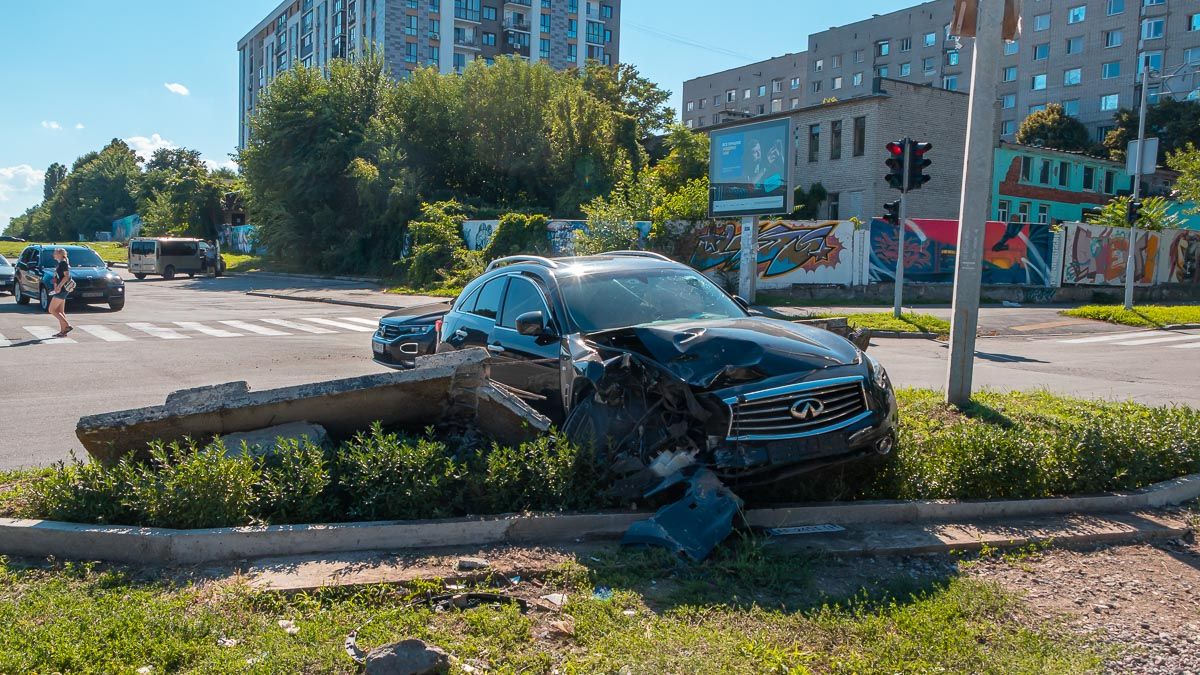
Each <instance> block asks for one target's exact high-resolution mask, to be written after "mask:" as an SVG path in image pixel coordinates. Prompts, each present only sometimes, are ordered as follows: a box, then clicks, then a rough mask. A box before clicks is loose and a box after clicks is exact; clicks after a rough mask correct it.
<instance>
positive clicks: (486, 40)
mask: <svg viewBox="0 0 1200 675" xmlns="http://www.w3.org/2000/svg"><path fill="white" fill-rule="evenodd" d="M483 44H485V45H488V46H495V45H496V34H495V33H489V32H487V31H484V33H483Z"/></svg>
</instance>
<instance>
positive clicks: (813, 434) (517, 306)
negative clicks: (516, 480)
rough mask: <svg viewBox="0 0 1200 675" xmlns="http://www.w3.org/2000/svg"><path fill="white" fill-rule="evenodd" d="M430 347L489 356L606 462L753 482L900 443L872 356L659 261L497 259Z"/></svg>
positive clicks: (509, 383)
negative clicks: (687, 463)
mask: <svg viewBox="0 0 1200 675" xmlns="http://www.w3.org/2000/svg"><path fill="white" fill-rule="evenodd" d="M435 320H436V319H435V318H434V317H433V316H432V315H428V314H427V315H424V316H422V317H421V319H420V320H419V323H420V324H422V325H429V324H431V323H433V322H434V321H435ZM438 340H439V344H438V351H445V350H456V349H465V348H469V347H482V348H485V349H487V350H488V351H489V352H491V354H492V357H493V358H492V362H493V363H492V367H491V374H492V379H493V380H495V381H497V382H499V383H500V384H502V385H504V386H506V388H508V389H510V390H511V391H513V392H515V393H517V394H518V395H520V396H522V397H523V398H526V399H527V400H528V401H529V403H530V404H531V405H532V406H533V407H535V408H537V409H539V410H540V411H541V412H543V413H544V414H546V415H547V416H548V417H550V419H551V420H552V421H553V422H554V423H556V424H558V425H560V426H561V427H562V428H563V430H564V431H565V432H566V433H567V435H568V437H570V438H571V439H572V440H573V441H575V442H577V443H581V444H585V445H591V446H593V447H595V448H597V450H599V451H600V452H601V453H602V454H603V455H607V456H608V457H609V458H610V459H614V458H617V457H627V458H633V459H636V460H640V462H641V463H642V465H643V466H649V465H651V464H653V462H655V461H656V460H658V461H662V460H663V458H664V457H667V458H669V457H671V456H677V455H679V454H681V453H683V454H687V455H689V456H690V457H691V458H692V460H693V461H696V462H698V463H702V464H704V465H706V466H709V467H711V468H712V469H713V470H714V471H715V472H716V473H717V474H718V476H720V477H721V478H722V479H723V480H728V481H731V482H733V483H738V484H747V485H749V484H758V483H766V482H776V481H778V480H780V479H783V478H785V477H787V476H789V475H795V474H798V473H803V472H806V471H810V470H813V469H816V468H820V467H822V466H828V465H830V464H836V463H840V462H844V461H847V460H852V459H856V458H865V457H873V456H877V455H879V454H887V453H888V452H890V451H891V449H892V447H893V444H894V442H895V426H896V398H895V394H894V393H893V390H892V385H891V382H890V381H889V379H888V375H887V373H886V371H885V370H884V368H883V366H881V365H880V364H879V363H878V362H877V361H875V360H874V359H873V358H872V357H870V356H868V355H867V354H866V353H865V352H863V351H861V350H860V349H858V348H857V347H855V346H854V345H853V344H852V343H850V342H849V341H848V340H846V339H845V338H842V337H840V336H837V335H834V334H833V333H830V332H828V331H824V330H820V329H817V328H813V327H810V326H805V325H802V324H797V323H793V322H790V321H782V320H776V319H769V318H765V317H762V316H755V315H752V314H751V312H749V311H748V306H747V304H746V303H745V302H744V301H742V300H741V299H739V298H737V297H734V296H730V295H729V294H727V293H726V292H724V291H723V290H722V289H721V288H720V287H718V286H717V285H716V284H714V283H713V282H712V281H710V280H709V279H708V278H706V277H705V276H704V275H703V274H701V273H699V272H697V271H696V270H693V269H692V268H690V267H687V266H686V265H683V264H680V263H677V262H674V261H672V260H670V259H668V258H665V257H663V256H659V255H657V254H652V253H647V252H642V251H630V252H614V253H608V254H604V255H599V256H589V257H576V258H559V259H553V260H551V259H547V258H540V257H534V256H514V257H510V258H504V259H501V260H497V261H495V262H493V263H492V264H491V265H490V266H489V267H488V270H487V271H486V272H485V273H484V274H483V275H482V276H480V277H479V278H477V279H475V280H474V281H472V282H471V283H470V284H468V285H467V286H466V288H464V290H463V293H462V294H461V295H460V296H459V297H458V298H457V299H456V300H455V301H454V303H453V305H452V306H451V307H450V309H449V311H448V312H446V313H445V315H444V316H442V317H441V324H440V330H439V332H438Z"/></svg>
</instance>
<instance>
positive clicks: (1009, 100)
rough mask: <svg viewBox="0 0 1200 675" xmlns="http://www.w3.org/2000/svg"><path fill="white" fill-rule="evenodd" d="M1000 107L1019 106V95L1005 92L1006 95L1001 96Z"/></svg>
mask: <svg viewBox="0 0 1200 675" xmlns="http://www.w3.org/2000/svg"><path fill="white" fill-rule="evenodd" d="M1000 107H1001V108H1005V109H1008V108H1015V107H1017V95H1016V94H1005V95H1003V96H1001V97H1000Z"/></svg>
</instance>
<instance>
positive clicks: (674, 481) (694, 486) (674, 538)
mask: <svg viewBox="0 0 1200 675" xmlns="http://www.w3.org/2000/svg"><path fill="white" fill-rule="evenodd" d="M680 486H685V490H684V493H683V497H682V498H680V499H679V500H678V501H676V502H673V503H671V504H668V505H666V506H664V507H662V508H661V509H659V510H658V512H657V513H655V514H654V516H653V517H652V518H649V519H647V520H642V521H639V522H636V523H634V524H633V525H631V526H630V527H629V529H628V530H626V532H625V536H624V537H623V538H622V539H621V543H622V544H624V545H628V546H636V545H644V546H660V547H663V548H666V549H667V550H669V551H671V552H672V553H675V554H677V555H685V556H687V557H688V558H691V559H692V560H703V559H705V558H707V557H708V554H709V553H711V552H712V550H713V549H714V548H716V546H717V544H720V543H721V542H722V541H724V540H725V538H726V537H728V536H729V534H730V533H731V532H732V531H733V525H734V518H735V517H736V516H737V515H738V513H739V512H740V511H741V508H742V500H741V499H740V498H739V497H738V496H737V495H735V494H733V492H731V491H730V490H729V488H728V487H726V486H725V484H724V483H722V482H721V479H719V478H717V475H716V474H714V473H713V472H712V471H709V470H708V469H705V468H700V467H694V468H693V469H691V470H687V471H681V472H677V473H675V474H673V475H671V476H669V477H667V478H666V479H665V480H663V482H662V483H661V484H660V485H658V486H657V487H655V488H654V489H653V490H651V491H650V492H648V493H646V496H647V497H654V496H656V495H659V494H662V493H665V492H670V491H673V490H677V489H678V488H679V487H680Z"/></svg>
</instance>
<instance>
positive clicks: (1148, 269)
mask: <svg viewBox="0 0 1200 675" xmlns="http://www.w3.org/2000/svg"><path fill="white" fill-rule="evenodd" d="M1137 241H1138V245H1137V246H1136V247H1135V248H1134V257H1133V259H1134V264H1135V265H1136V267H1134V282H1135V283H1137V284H1143V285H1145V284H1152V283H1154V278H1155V274H1156V271H1157V269H1158V248H1159V234H1158V233H1157V232H1144V231H1143V232H1139V233H1138V240H1137ZM1128 253H1129V232H1128V230H1126V229H1124V228H1113V227H1103V226H1100V225H1088V224H1085V223H1070V224H1068V225H1067V244H1066V261H1065V264H1064V266H1063V283H1064V284H1084V285H1091V286H1119V285H1121V284H1124V283H1125V259H1126V258H1127V256H1128Z"/></svg>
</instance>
